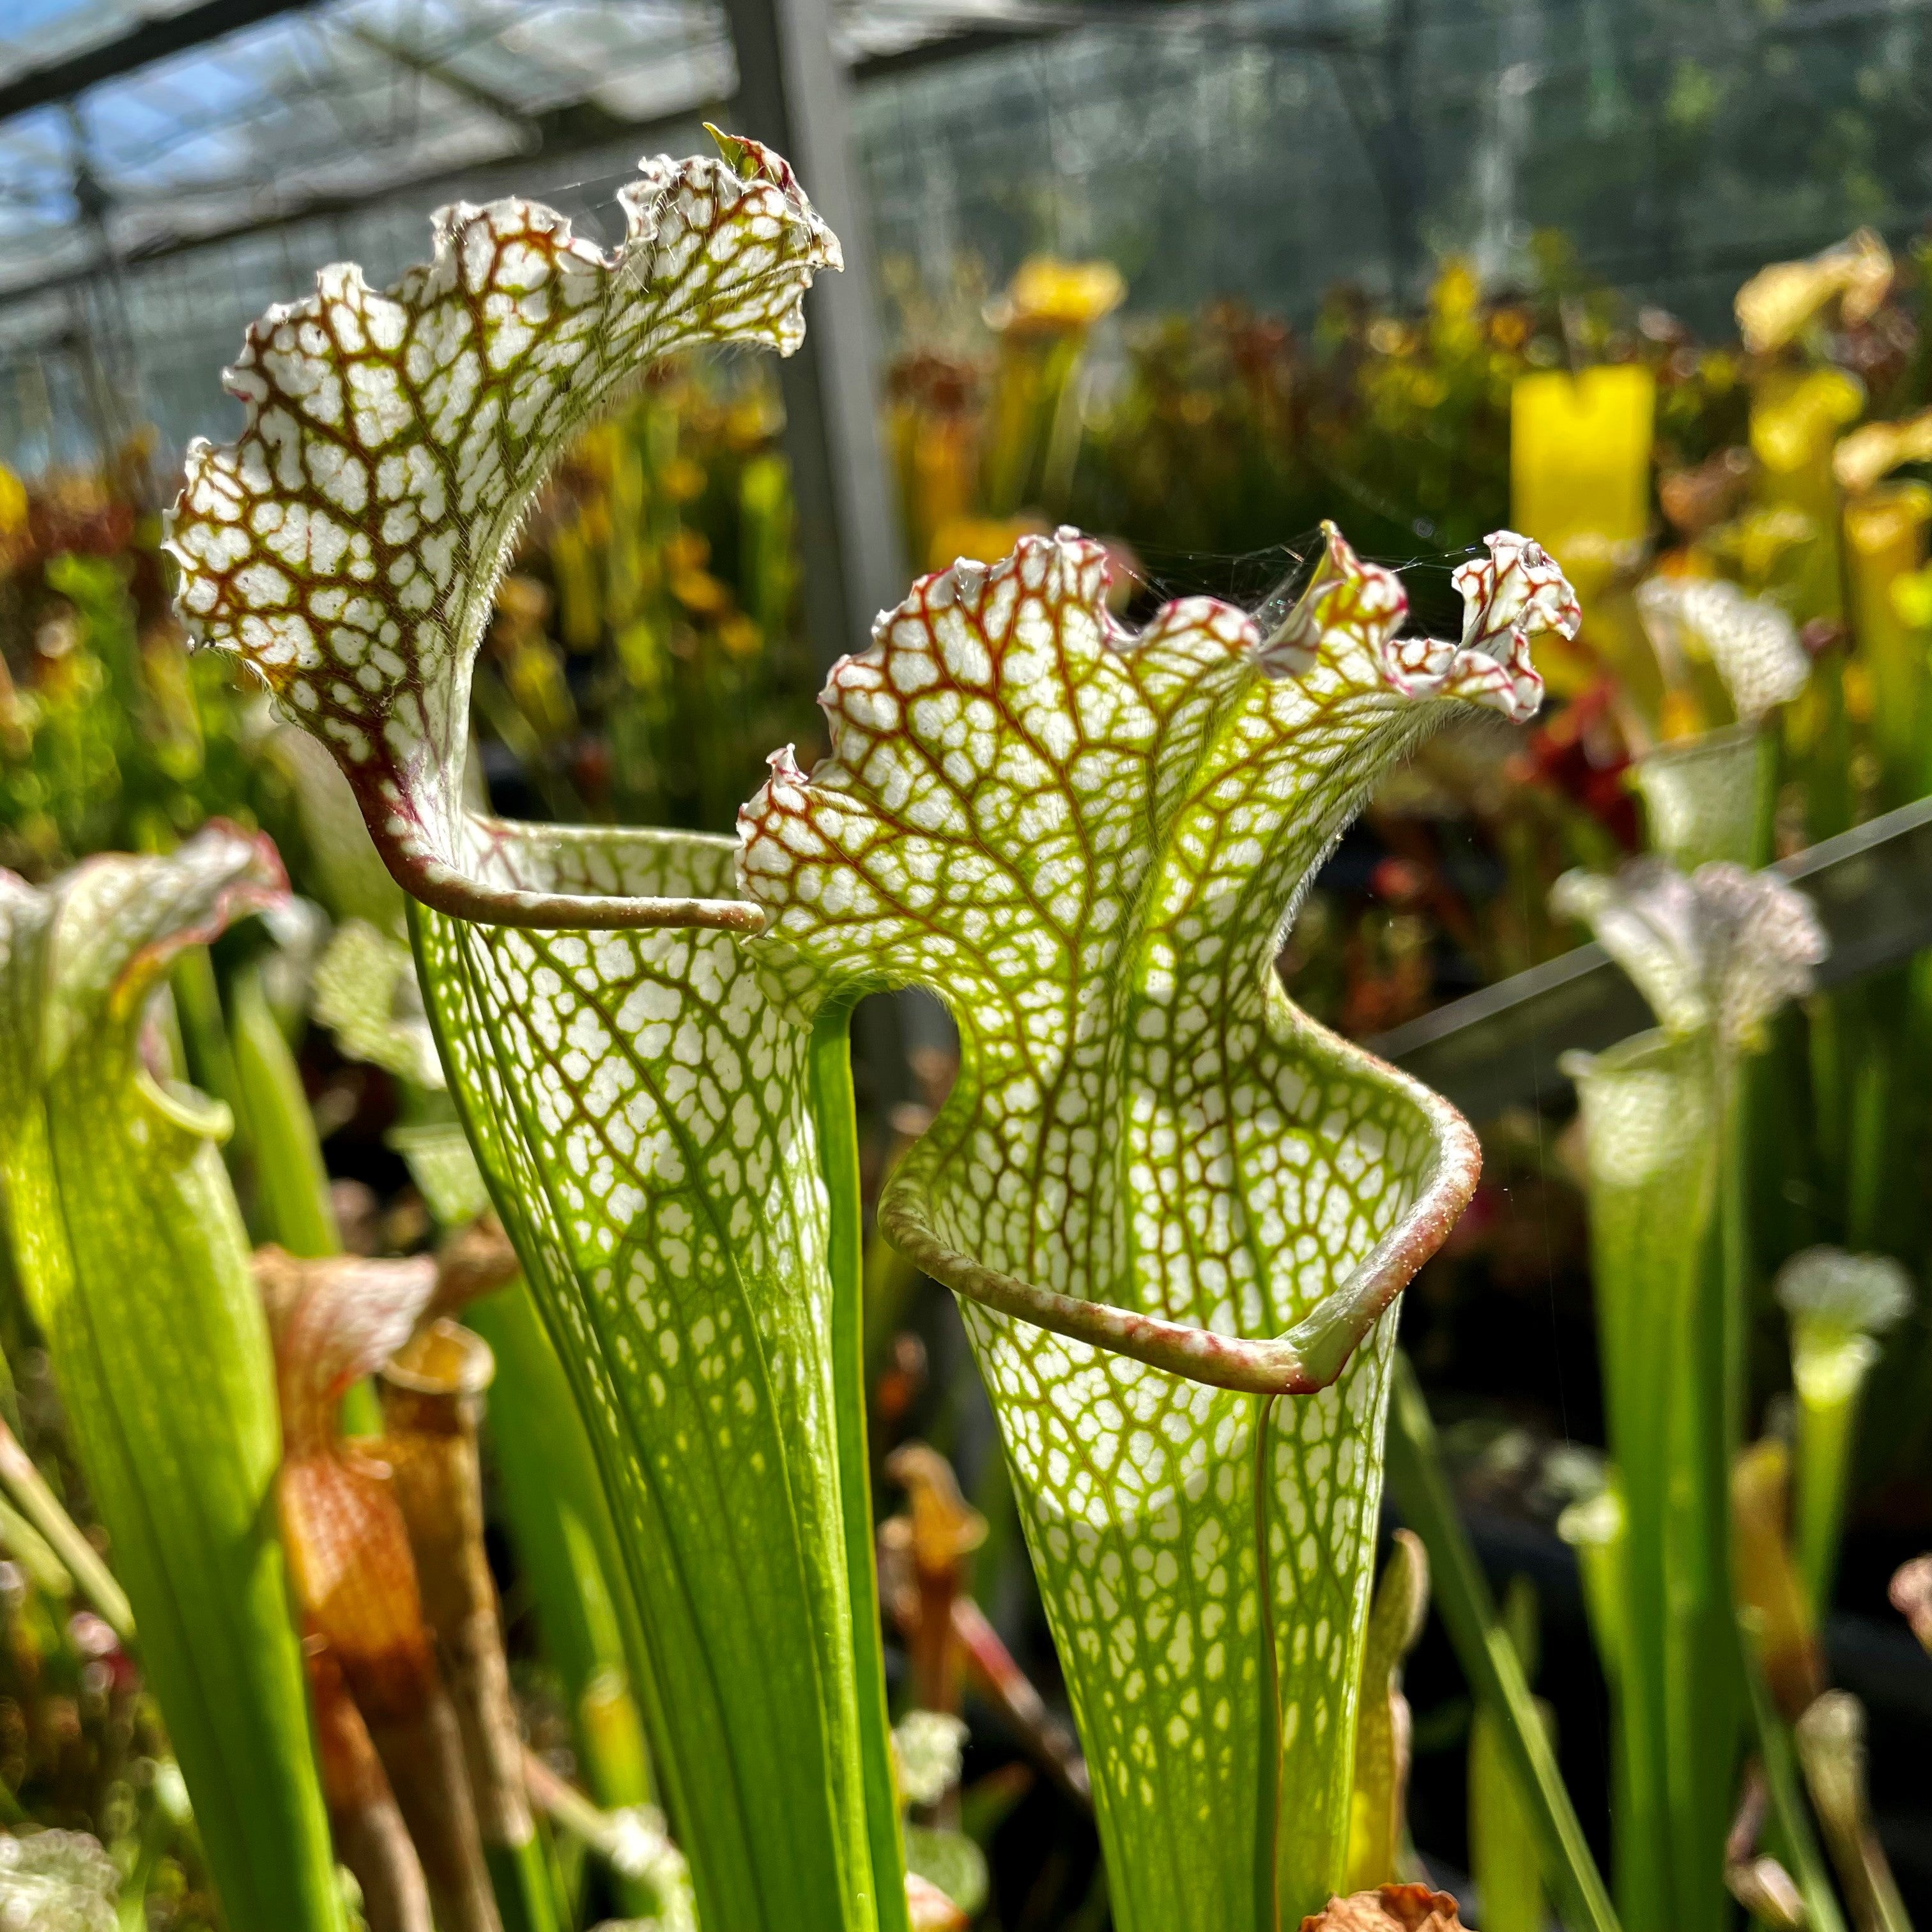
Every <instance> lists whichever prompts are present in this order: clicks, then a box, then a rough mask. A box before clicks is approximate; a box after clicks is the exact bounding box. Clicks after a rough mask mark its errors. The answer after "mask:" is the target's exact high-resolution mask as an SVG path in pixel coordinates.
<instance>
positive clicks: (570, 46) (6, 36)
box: [0, 0, 1068, 296]
mask: <svg viewBox="0 0 1932 1932" xmlns="http://www.w3.org/2000/svg"><path fill="white" fill-rule="evenodd" d="M205 4H206V0H187V4H186V5H183V4H174V5H170V4H168V0H159V4H148V5H137V4H136V0H16V5H14V7H12V8H11V9H10V10H9V11H8V14H7V24H6V27H5V31H0V91H4V89H5V87H6V86H7V85H8V84H9V83H19V82H20V81H21V80H23V78H25V79H28V80H31V75H32V74H33V72H34V71H35V70H37V69H40V68H46V67H48V66H49V65H52V64H54V63H58V62H69V61H72V60H74V59H75V58H77V57H82V58H85V57H86V56H89V55H95V56H96V57H101V54H102V50H103V49H111V46H112V43H114V42H115V41H116V40H118V39H120V38H122V37H125V36H127V35H129V34H135V33H137V32H139V31H141V30H142V29H145V28H151V27H153V26H154V25H155V24H156V23H163V22H166V21H169V20H174V19H176V18H177V17H180V16H183V15H185V14H187V13H189V12H190V10H191V8H192V7H194V6H196V5H205ZM233 11H234V13H236V15H237V16H239V15H242V14H252V15H253V16H254V18H253V20H252V23H251V24H247V25H244V26H241V27H239V28H236V30H234V31H227V32H224V33H222V34H220V35H219V36H218V37H214V38H211V39H208V40H205V41H202V43H199V44H197V45H195V46H190V47H187V48H184V49H181V50H179V51H175V52H172V53H169V54H168V55H166V56H165V57H164V58H160V59H158V60H155V61H152V62H148V63H147V64H145V65H139V66H138V67H136V68H133V69H131V70H130V71H127V72H125V73H119V74H113V75H112V76H110V77H107V78H105V79H103V80H101V81H99V83H98V84H96V85H92V86H88V87H87V88H86V89H84V91H83V92H81V93H80V95H78V97H77V98H76V99H75V100H74V101H73V102H72V103H71V104H53V103H49V104H41V105H37V106H35V107H33V108H32V109H31V111H28V112H26V113H20V114H17V115H16V116H15V117H14V118H12V119H10V120H4V121H0V243H4V244H5V266H4V267H0V296H7V295H9V294H16V293H24V292H28V291H31V290H33V289H34V288H35V287H39V286H42V285H43V284H46V282H47V281H49V280H53V279H58V278H63V277H65V276H68V275H72V274H75V273H80V272H86V271H87V270H89V269H91V268H95V267H99V266H105V264H106V263H107V259H108V256H109V254H110V250H111V253H112V255H113V257H115V258H116V259H118V260H123V261H127V260H134V259H138V258H139V257H142V256H144V255H146V254H151V252H152V251H154V250H155V249H157V248H163V247H166V246H168V245H172V244H175V243H178V242H182V241H185V240H191V239H196V238H199V237H202V236H214V235H218V234H222V233H232V232H233V231H234V230H236V229H238V228H248V227H252V226H272V225H273V224H274V223H276V222H277V221H278V220H282V219H284V218H287V217H291V216H294V215H297V214H303V213H308V212H314V211H318V210H320V211H325V212H326V211H329V210H330V209H332V208H343V207H346V206H349V205H353V204H355V203H356V202H360V201H362V200H364V199H368V198H369V197H370V196H373V195H375V194H377V193H382V192H384V191H386V190H389V189H390V188H392V187H405V186H409V185H412V184H424V185H429V184H434V185H435V187H437V190H438V191H443V190H449V189H451V188H452V187H456V186H459V185H460V176H461V175H463V172H465V171H466V170H467V169H472V168H478V167H482V166H487V165H488V164H490V163H493V162H498V161H502V160H506V159H508V158H510V157H513V156H514V155H516V154H520V153H534V152H536V151H539V150H541V149H556V148H568V147H570V146H572V145H588V144H589V143H592V142H612V141H621V140H622V139H625V138H626V137H630V138H637V139H640V140H646V141H647V140H648V139H651V138H654V137H655V133H656V128H655V124H658V123H661V122H663V121H666V120H667V119H671V118H677V117H681V116H685V115H691V114H693V113H697V112H700V111H703V110H707V109H711V108H714V107H716V106H717V105H718V104H719V103H720V102H721V101H727V100H728V99H729V98H730V95H731V94H732V92H733V90H734V89H735V86H736V74H735V68H734V64H733V57H732V52H731V46H730V37H729V34H728V33H727V29H726V26H725V21H724V11H723V8H722V7H721V5H718V4H717V0H323V4H320V5H299V4H298V5H290V6H288V7H286V8H285V9H282V10H278V8H277V5H276V0H252V4H251V0H237V4H236V7H235V8H234V10H233ZM1067 11H1068V9H1067V7H1064V6H1061V7H1054V8H1052V9H1049V8H1046V7H1042V6H1040V5H1038V4H1037V0H847V4H844V5H842V6H841V10H840V18H839V21H838V33H839V37H840V39H841V41H842V42H843V43H844V47H843V51H844V52H845V54H846V55H847V58H850V59H854V60H856V59H862V58H865V57H867V56H868V55H895V54H898V53H901V52H904V50H906V49H908V48H912V47H916V46H919V44H921V43H923V42H926V41H929V40H933V39H935V38H938V37H944V36H947V35H948V34H955V33H957V32H959V31H961V29H962V28H971V27H975V26H987V25H996V26H1014V27H1020V28H1025V27H1027V26H1033V25H1037V24H1041V23H1046V22H1048V21H1050V20H1054V19H1055V18H1057V17H1061V16H1064V15H1065V14H1066V13H1067ZM265 15H266V16H267V17H263V16H265Z"/></svg>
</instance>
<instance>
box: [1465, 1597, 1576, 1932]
mask: <svg viewBox="0 0 1932 1932" xmlns="http://www.w3.org/2000/svg"><path fill="white" fill-rule="evenodd" d="M1536 1615H1537V1610H1536V1592H1535V1586H1533V1585H1532V1583H1530V1581H1529V1579H1528V1578H1527V1577H1512V1578H1511V1580H1510V1587H1509V1592H1508V1595H1507V1596H1506V1597H1505V1599H1504V1604H1503V1619H1502V1621H1503V1626H1504V1629H1505V1634H1507V1635H1508V1638H1509V1640H1510V1645H1511V1649H1514V1651H1515V1652H1516V1654H1517V1660H1518V1661H1519V1662H1520V1664H1522V1666H1523V1672H1524V1676H1525V1681H1526V1682H1527V1681H1528V1679H1529V1675H1530V1673H1531V1672H1532V1670H1533V1669H1534V1664H1533V1661H1532V1660H1533V1659H1534V1657H1535V1646H1536ZM1535 1705H1536V1713H1537V1716H1538V1718H1539V1719H1541V1722H1542V1724H1543V1728H1544V1734H1545V1736H1547V1737H1548V1738H1549V1739H1550V1742H1551V1745H1552V1746H1553V1747H1554V1745H1555V1742H1556V1718H1555V1714H1554V1713H1553V1712H1552V1711H1551V1709H1550V1706H1549V1705H1548V1704H1547V1703H1545V1702H1544V1700H1542V1699H1541V1698H1540V1697H1539V1698H1538V1699H1537V1700H1535ZM1503 1728H1504V1721H1503V1720H1502V1719H1500V1718H1498V1716H1497V1715H1496V1713H1495V1712H1493V1710H1491V1709H1490V1708H1489V1707H1488V1706H1486V1705H1481V1704H1479V1705H1478V1706H1477V1708H1476V1712H1475V1718H1473V1720H1472V1722H1471V1724H1470V1728H1469V1875H1470V1876H1471V1877H1472V1878H1473V1879H1475V1882H1476V1891H1477V1895H1478V1897H1479V1898H1480V1899H1481V1901H1482V1912H1483V1927H1484V1932H1543V1928H1544V1922H1545V1916H1546V1914H1545V1908H1544V1894H1543V1882H1542V1871H1541V1861H1540V1860H1539V1859H1538V1857H1537V1855H1536V1830H1535V1826H1534V1824H1533V1823H1532V1822H1531V1819H1530V1816H1529V1801H1528V1800H1527V1799H1526V1798H1525V1796H1524V1795H1523V1787H1522V1785H1521V1783H1520V1781H1519V1780H1518V1779H1517V1775H1516V1772H1515V1770H1514V1767H1513V1766H1512V1765H1511V1761H1510V1752H1509V1748H1508V1745H1507V1743H1506V1742H1505V1740H1504V1738H1503V1736H1502V1732H1503Z"/></svg>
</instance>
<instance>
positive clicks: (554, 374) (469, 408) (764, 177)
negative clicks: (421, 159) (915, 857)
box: [168, 141, 839, 926]
mask: <svg viewBox="0 0 1932 1932" xmlns="http://www.w3.org/2000/svg"><path fill="white" fill-rule="evenodd" d="M724 145H725V146H726V147H727V150H728V151H730V154H732V156H733V163H734V164H727V163H726V162H725V161H723V160H688V161H684V162H679V163H673V162H671V161H669V160H655V161H650V162H647V163H645V164H644V166H643V173H642V175H641V177H640V178H639V179H638V180H637V181H634V182H632V183H631V184H630V185H629V186H628V187H625V188H624V189H623V190H622V191H621V192H620V193H619V196H618V199H619V203H620V205H622V210H623V214H624V218H625V237H624V239H623V241H622V242H621V243H620V244H619V245H618V247H617V248H616V249H615V250H613V251H612V252H611V253H610V254H607V255H606V254H603V253H601V251H598V249H596V248H593V247H592V245H590V244H589V243H588V242H583V241H581V240H580V239H577V237H576V236H573V235H572V234H571V228H570V223H568V221H566V220H565V219H564V218H563V217H562V216H561V215H559V214H556V212H555V211H553V210H552V209H550V208H544V207H541V206H539V205H535V204H534V203H532V202H524V201H518V200H507V201H498V202H490V204H488V205H487V206H485V207H482V208H475V207H472V206H470V205H469V204H467V203H459V204H458V205H457V206H455V208H446V209H444V210H443V211H442V213H441V214H440V215H439V216H438V217H437V225H436V254H435V257H434V260H432V261H431V263H429V264H428V266H427V267H424V268H419V269H412V270H410V272H409V273H408V274H407V275H404V277H403V278H402V279H401V281H399V282H398V283H397V284H395V287H393V288H392V289H390V290H387V291H386V292H385V293H377V291H376V290H373V289H371V287H369V286H368V284H367V283H366V282H365V281H364V280H363V278H362V271H361V270H360V269H358V268H357V267H356V266H354V265H353V263H350V264H347V265H342V266H337V267H335V268H330V269H324V270H323V272H322V274H321V275H320V278H318V280H317V287H316V292H315V293H314V295H313V296H310V297H309V298H308V299H307V300H305V301H303V302H296V303H293V304H291V305H288V306H287V307H284V308H272V309H271V310H269V312H268V314H266V315H265V316H264V317H263V318H262V320H260V322H258V323H256V324H255V325H254V326H253V327H252V328H251V329H250V330H249V332H248V339H247V341H246V342H245V344H244V345H243V347H242V355H241V357H240V359H239V361H238V362H236V365H235V366H234V368H232V369H231V370H229V371H228V373H227V380H228V384H229V388H230V389H232V390H233V392H234V393H235V394H236V395H237V396H239V397H240V398H242V401H244V402H245V404H247V405H248V418H247V422H246V425H245V428H244V429H243V431H242V437H241V438H240V440H239V442H237V443H235V444H233V446H229V447H228V448H226V449H214V448H213V447H211V446H210V445H209V444H208V443H205V442H202V441H199V440H197V441H196V443H193V444H192V445H191V446H190V448H189V450H188V453H187V482H186V484H185V487H184V488H183V490H182V492H181V497H180V499H179V501H178V502H177V504H176V505H175V511H174V514H173V517H172V526H171V529H170V532H169V543H168V547H169V550H171V551H172V553H173V555H174V556H175V560H176V561H177V562H178V563H179V564H180V565H181V595H180V607H181V612H182V614H183V616H184V617H186V618H187V620H188V621H189V622H190V623H191V624H192V625H193V626H194V627H195V628H196V631H197V633H198V634H199V635H200V636H201V637H204V638H205V639H206V640H208V642H210V643H214V644H217V645H219V646H221V647H222V648H223V649H226V650H231V651H233V652H236V653H237V654H239V655H240V656H242V658H245V660H246V661H248V663H249V664H251V666H252V667H254V669H255V670H257V672H258V673H260V675H261V676H262V678H263V680H264V681H265V682H266V683H267V684H268V685H269V688H271V689H272V690H273V691H275V694H276V695H277V696H278V697H280V698H281V700H283V701H284V703H285V704H286V705H287V707H288V708H289V709H290V712H291V714H292V715H293V716H294V717H295V718H296V719H297V720H298V721H299V722H300V723H301V724H303V725H304V726H305V727H307V728H308V730H310V731H311V732H313V733H314V734H315V735H316V736H317V737H319V738H320V739H322V740H323V742H324V743H326V745H328V746H329V749H330V750H331V751H333V752H334V753H335V756H336V758H337V760H338V762H339V763H341V766H342V767H343V769H344V770H345V771H346V772H347V774H348V775H349V778H350V782H351V783H352V784H353V785H354V787H355V788H356V796H357V799H358V801H359V803H360V804H361V806H362V813H363V817H364V818H365V820H366V821H367V823H368V826H369V830H370V834H371V837H373V838H374V840H375V842H376V847H377V850H378V851H380V853H382V855H383V859H385V861H386V862H387V863H388V865H389V869H390V871H392V873H393V874H395V877H396V878H397V880H398V882H399V883H401V885H402V886H404V888H405V889H407V891H409V892H412V893H413V894H414V895H415V896H416V897H417V898H419V899H421V900H422V901H424V902H425V904H429V905H432V906H435V907H439V908H440V909H441V910H443V911H445V912H447V913H452V914H454V915H455V916H458V917H459V918H467V919H488V920H490V921H491V922H493V923H496V924H498V925H518V926H639V925H644V926H664V925H671V924H683V925H720V924H722V925H726V926H729V925H732V924H734V923H735V924H739V925H742V924H744V923H745V921H746V919H747V918H748V917H750V918H753V919H754V917H755V916H754V915H753V914H751V913H750V912H749V910H748V908H747V907H745V906H743V905H742V904H740V903H738V902H736V901H712V902H710V903H708V904H698V903H695V902H693V903H685V902H677V903H659V902H652V903H648V904H632V903H630V902H629V901H628V900H627V899H625V898H607V899H605V900H604V901H601V903H599V904H598V905H596V906H595V907H591V908H586V907H584V906H583V904H580V903H571V904H559V902H557V901H556V900H555V899H554V898H544V897H543V896H541V895H538V896H537V897H535V898H532V896H530V895H529V893H528V892H519V891H517V890H516V889H506V888H505V886H502V884H501V883H500V882H499V883H495V884H486V883H484V881H483V878H482V876H481V874H482V869H483V868H482V866H481V853H482V852H483V851H484V850H487V847H488V845H489V844H490V841H491V840H492V838H493V836H494V835H495V834H494V833H493V831H492V830H491V829H490V828H487V827H478V826H474V825H472V823H470V821H469V820H468V819H467V817H466V815H465V814H464V811H463V804H462V771H463V744H464V739H465V736H466V733H467V730H468V728H469V674H470V667H471V665H472V662H473V661H474V658H475V652H476V646H477V644H478V641H479V640H480V639H481V635H482V632H483V628H484V625H485V624H486V623H487V621H488V618H489V615H490V604H491V600H492V598H493V595H494V592H495V589H496V580H497V577H498V576H499V574H500V572H501V571H502V568H503V565H504V563H505V561H506V560H507V556H508V548H509V545H510V542H511V538H512V537H513V536H514V533H515V531H516V528H517V523H518V521H519V520H520V518H521V517H522V516H523V512H524V511H525V509H526V508H527V507H528V505H529V500H530V498H531V496H532V494H533V493H535V490H536V489H537V487H538V485H539V484H541V482H542V481H543V479H544V476H545V475H546V474H547V472H548V470H549V469H550V465H551V464H552V463H553V462H554V460H556V457H557V456H558V455H559V454H560V453H561V452H562V449H563V448H564V446H565V444H566V443H568V440H569V439H570V437H571V435H572V434H574V432H575V431H577V429H579V428H581V427H582V425H583V423H584V422H586V420H587V419H589V417H590V416H592V414H593V413H595V411H596V410H598V408H599V407H602V406H604V405H605V404H608V403H609V402H610V401H611V399H612V398H613V396H614V395H616V393H618V392H619V390H620V389H621V386H622V384H623V383H625V381H626V380H628V379H631V378H634V377H635V376H636V375H637V374H638V373H639V372H640V371H641V370H643V369H644V368H646V367H648V366H649V364H650V363H651V362H652V361H654V360H655V359H658V358H660V357H661V356H664V355H667V354H668V353H670V352H671V351H672V350H675V349H677V348H679V347H685V346H688V345H689V344H694V343H698V342H721V341H744V342H761V343H764V344H768V345H769V346H770V347H773V348H775V349H777V350H778V351H779V353H781V354H789V353H790V351H791V350H793V349H795V348H796V347H797V346H798V344H799V341H800V340H801V339H802V336H803V333H804V322H803V319H802V315H801V314H800V302H801V299H802V296H803V295H804V292H805V290H806V289H807V288H808V287H810V286H811V278H812V275H813V273H814V271H815V270H817V269H820V268H824V267H831V268H836V267H838V266H839V255H838V242H837V239H835V237H834V236H833V235H832V233H831V231H830V230H829V229H828V228H826V226H825V224H824V223H823V222H822V221H820V220H819V218H818V217H817V215H816V214H814V213H813V212H812V210H811V205H810V204H809V203H808V202H807V201H806V200H805V196H804V195H803V194H802V193H801V192H800V191H799V187H798V184H797V182H796V180H795V179H794V178H793V175H792V172H791V170H790V168H789V167H788V166H787V165H786V164H785V163H784V162H783V161H782V160H779V159H778V157H776V156H775V155H770V154H766V151H765V150H764V149H763V148H760V147H759V146H758V145H757V143H756V142H730V141H727V142H725V143H724Z"/></svg>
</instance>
